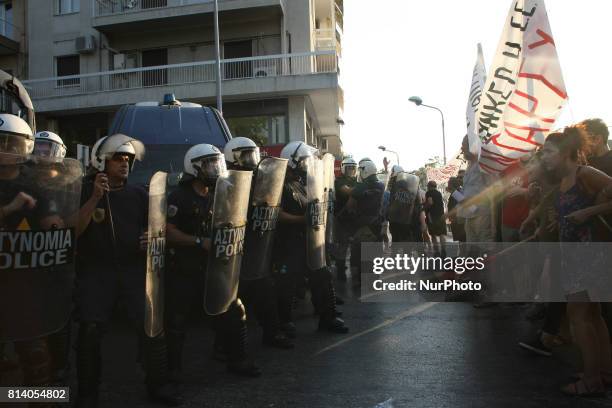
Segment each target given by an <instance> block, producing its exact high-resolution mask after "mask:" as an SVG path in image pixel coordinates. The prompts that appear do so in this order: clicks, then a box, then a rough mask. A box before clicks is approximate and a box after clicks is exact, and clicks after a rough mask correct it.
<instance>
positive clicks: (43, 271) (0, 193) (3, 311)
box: [0, 159, 83, 343]
mask: <svg viewBox="0 0 612 408" xmlns="http://www.w3.org/2000/svg"><path fill="white" fill-rule="evenodd" d="M18 171H19V175H18V176H17V177H16V178H14V179H11V180H3V181H2V189H1V190H0V206H1V207H3V209H4V211H3V212H2V214H0V343H2V342H7V341H23V340H29V339H33V338H37V337H42V336H46V335H48V334H51V333H54V332H56V331H58V330H60V329H62V328H63V327H64V326H65V325H66V323H67V322H68V319H69V318H70V313H71V310H72V288H73V286H74V253H75V248H76V234H75V226H76V222H77V219H78V210H79V203H80V195H81V182H82V180H81V179H82V175H83V169H82V166H81V163H80V162H78V161H77V160H73V159H64V160H63V161H62V162H61V163H53V164H52V163H44V164H42V163H40V162H30V163H25V165H24V166H21V167H19V170H18ZM25 197H28V198H27V201H25V200H24V198H25ZM29 197H31V198H29ZM31 199H33V200H32V201H30V200H31ZM10 203H13V205H11V206H9V204H10ZM15 203H17V204H16V205H15ZM9 207H12V208H11V209H10V210H8V209H7V208H9Z"/></svg>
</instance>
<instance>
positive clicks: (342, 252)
mask: <svg viewBox="0 0 612 408" xmlns="http://www.w3.org/2000/svg"><path fill="white" fill-rule="evenodd" d="M356 183H357V180H356V179H355V178H354V177H347V176H345V175H344V174H343V175H341V176H340V177H338V178H337V179H336V181H335V192H336V202H335V203H334V211H335V214H337V217H336V220H337V224H336V225H337V228H336V236H337V239H338V245H337V247H336V249H335V252H334V254H333V255H334V260H335V262H336V268H337V270H338V277H339V278H340V279H341V280H346V272H345V270H346V253H347V250H348V245H349V240H350V237H351V235H350V233H349V231H350V230H351V227H350V218H347V217H346V213H345V211H344V208H345V207H346V204H347V203H348V201H349V198H350V193H345V192H343V189H344V188H346V187H348V188H350V189H352V188H353V187H355V184H356Z"/></svg>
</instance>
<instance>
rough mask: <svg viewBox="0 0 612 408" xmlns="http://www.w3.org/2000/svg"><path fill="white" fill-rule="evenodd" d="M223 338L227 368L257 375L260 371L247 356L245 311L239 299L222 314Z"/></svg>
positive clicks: (251, 375)
mask: <svg viewBox="0 0 612 408" xmlns="http://www.w3.org/2000/svg"><path fill="white" fill-rule="evenodd" d="M222 319H223V324H222V327H223V328H224V333H225V334H224V336H223V337H224V338H225V339H226V344H227V350H228V363H227V370H228V371H229V372H230V373H232V374H236V375H240V376H245V377H259V376H260V375H261V371H260V370H259V368H258V367H257V366H256V365H255V364H254V363H253V362H252V361H250V360H249V359H248V358H247V356H248V352H247V348H248V335H247V325H246V313H245V310H244V306H243V305H242V302H240V299H238V300H237V301H236V303H234V304H233V305H232V306H231V307H230V309H229V310H228V311H227V313H225V314H224V315H222Z"/></svg>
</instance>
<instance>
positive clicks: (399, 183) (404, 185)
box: [387, 172, 419, 225]
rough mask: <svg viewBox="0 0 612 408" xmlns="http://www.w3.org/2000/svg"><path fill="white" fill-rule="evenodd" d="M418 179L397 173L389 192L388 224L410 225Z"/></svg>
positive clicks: (417, 190)
mask: <svg viewBox="0 0 612 408" xmlns="http://www.w3.org/2000/svg"><path fill="white" fill-rule="evenodd" d="M418 192H419V178H418V177H417V176H415V175H414V174H409V173H406V172H401V173H398V174H397V176H396V179H395V182H394V183H393V187H392V189H391V191H390V197H389V208H388V210H387V216H388V219H389V222H393V223H398V224H405V225H407V224H412V220H413V212H414V207H415V203H416V197H417V194H418Z"/></svg>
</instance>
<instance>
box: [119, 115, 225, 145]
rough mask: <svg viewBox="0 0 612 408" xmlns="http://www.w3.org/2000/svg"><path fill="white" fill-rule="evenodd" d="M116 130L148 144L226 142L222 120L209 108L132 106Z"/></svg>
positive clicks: (223, 143) (217, 143)
mask: <svg viewBox="0 0 612 408" xmlns="http://www.w3.org/2000/svg"><path fill="white" fill-rule="evenodd" d="M116 131H117V132H119V133H124V134H126V135H129V136H131V137H133V138H136V139H139V140H141V141H142V142H143V143H145V144H146V145H151V144H164V145H172V144H188V145H195V144H199V143H209V144H212V145H215V146H221V147H222V146H225V143H226V139H225V135H224V133H223V130H222V129H221V125H220V123H219V122H218V121H217V118H216V117H215V115H214V113H213V112H212V111H211V110H210V109H208V108H177V107H172V108H166V107H159V106H138V107H131V108H130V110H129V111H128V112H127V113H126V115H125V117H124V119H123V121H122V123H121V125H120V128H119V129H117V130H116Z"/></svg>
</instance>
